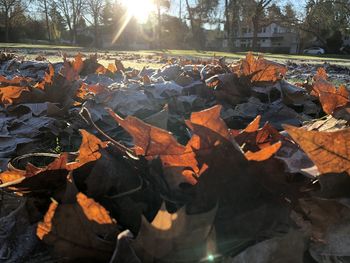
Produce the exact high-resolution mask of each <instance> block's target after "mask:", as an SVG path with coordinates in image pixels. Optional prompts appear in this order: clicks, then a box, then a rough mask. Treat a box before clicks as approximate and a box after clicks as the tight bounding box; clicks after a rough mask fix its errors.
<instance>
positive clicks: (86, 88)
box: [75, 82, 106, 100]
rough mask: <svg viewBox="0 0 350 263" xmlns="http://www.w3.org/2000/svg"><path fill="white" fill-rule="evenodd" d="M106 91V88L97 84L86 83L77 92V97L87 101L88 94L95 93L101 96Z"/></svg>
mask: <svg viewBox="0 0 350 263" xmlns="http://www.w3.org/2000/svg"><path fill="white" fill-rule="evenodd" d="M104 91H106V87H105V86H103V85H101V84H99V83H97V84H93V85H88V84H86V83H84V82H83V83H82V84H81V86H80V88H79V89H78V90H77V92H76V95H75V96H76V97H77V98H79V99H82V100H83V99H85V96H86V95H87V94H88V93H94V94H99V93H102V92H104Z"/></svg>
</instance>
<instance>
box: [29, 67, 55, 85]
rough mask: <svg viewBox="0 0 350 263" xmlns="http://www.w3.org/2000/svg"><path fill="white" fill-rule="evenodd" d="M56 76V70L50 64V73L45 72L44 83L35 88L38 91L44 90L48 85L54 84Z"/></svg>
mask: <svg viewBox="0 0 350 263" xmlns="http://www.w3.org/2000/svg"><path fill="white" fill-rule="evenodd" d="M54 74H55V69H54V68H53V66H52V65H51V64H49V73H47V72H45V76H44V79H43V81H41V82H39V83H37V84H36V85H35V86H34V87H35V88H37V89H41V90H44V89H45V85H46V84H49V85H51V84H52V82H53V77H54Z"/></svg>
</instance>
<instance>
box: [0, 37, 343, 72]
mask: <svg viewBox="0 0 350 263" xmlns="http://www.w3.org/2000/svg"><path fill="white" fill-rule="evenodd" d="M1 48H3V49H7V50H9V51H11V50H19V51H20V52H21V50H23V53H24V54H26V52H27V54H28V53H31V54H35V52H36V51H37V52H38V54H39V53H40V52H43V53H44V54H45V51H47V52H49V51H50V50H52V51H54V50H60V51H64V52H67V53H69V54H75V53H77V52H87V53H93V52H97V53H99V54H112V53H113V54H138V55H141V56H147V55H168V56H173V57H189V58H213V57H214V56H216V57H226V58H227V59H228V60H229V61H230V60H237V59H241V58H243V57H245V55H246V52H235V53H232V52H222V51H199V50H138V51H119V50H113V49H106V50H102V49H101V50H96V49H88V48H83V47H77V46H62V45H46V44H21V43H0V50H1ZM24 51H26V52H24ZM28 51H29V52H28ZM256 54H261V55H263V56H264V57H265V58H267V59H270V60H274V61H277V62H282V63H285V62H286V61H292V62H296V63H303V62H305V63H310V64H322V63H324V62H328V63H331V64H338V65H343V66H348V67H350V55H332V54H325V55H291V54H271V53H256ZM30 58H31V57H30ZM48 59H49V60H52V61H53V62H56V61H57V60H60V59H61V58H60V57H55V56H52V57H51V55H49V56H48ZM104 63H105V62H104ZM125 63H126V64H127V65H128V66H131V67H136V68H142V67H143V66H145V65H149V64H152V65H150V66H152V67H156V66H157V64H154V63H147V62H140V61H132V60H129V61H126V62H125ZM159 66H161V65H158V67H159Z"/></svg>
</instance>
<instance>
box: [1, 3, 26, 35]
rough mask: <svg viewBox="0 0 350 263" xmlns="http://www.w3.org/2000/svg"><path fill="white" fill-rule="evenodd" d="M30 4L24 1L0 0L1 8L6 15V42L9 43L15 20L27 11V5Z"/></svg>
mask: <svg viewBox="0 0 350 263" xmlns="http://www.w3.org/2000/svg"><path fill="white" fill-rule="evenodd" d="M28 3H29V2H25V1H24V0H0V8H1V11H2V13H3V14H4V25H5V41H6V42H8V41H9V30H10V28H11V26H12V22H13V20H15V19H16V18H17V17H18V16H20V15H22V14H23V12H24V9H25V5H26V4H28Z"/></svg>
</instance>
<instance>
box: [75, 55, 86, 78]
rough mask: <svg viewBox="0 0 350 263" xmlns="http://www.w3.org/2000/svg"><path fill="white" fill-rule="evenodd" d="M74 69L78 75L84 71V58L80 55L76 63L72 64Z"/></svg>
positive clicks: (77, 56)
mask: <svg viewBox="0 0 350 263" xmlns="http://www.w3.org/2000/svg"><path fill="white" fill-rule="evenodd" d="M72 67H73V70H74V71H75V72H77V73H78V74H79V73H80V72H81V71H82V70H83V67H84V62H83V56H82V55H81V54H80V53H78V55H76V56H75V58H74V61H73V62H72Z"/></svg>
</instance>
